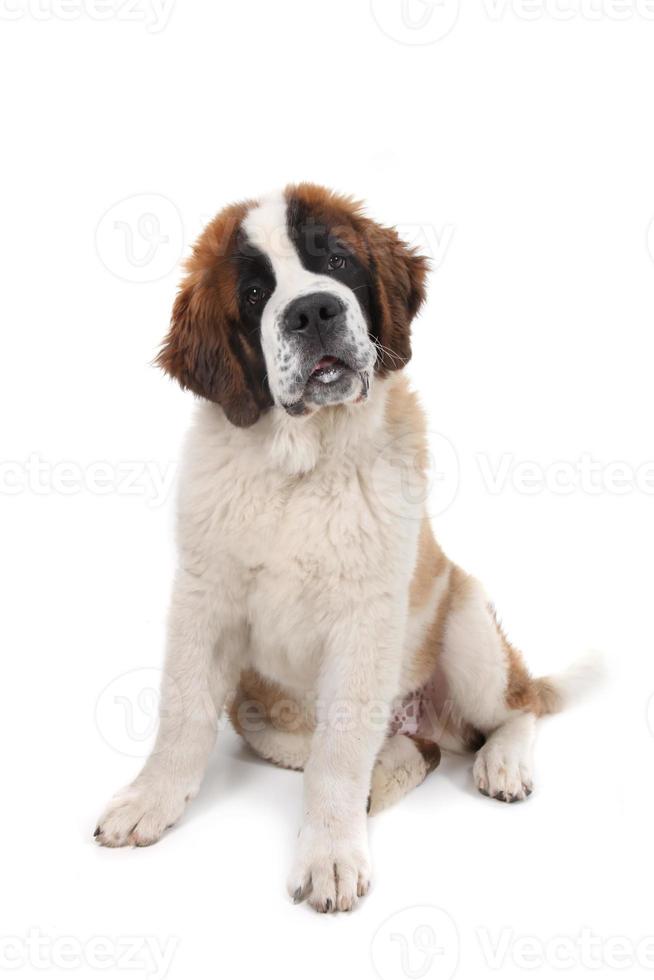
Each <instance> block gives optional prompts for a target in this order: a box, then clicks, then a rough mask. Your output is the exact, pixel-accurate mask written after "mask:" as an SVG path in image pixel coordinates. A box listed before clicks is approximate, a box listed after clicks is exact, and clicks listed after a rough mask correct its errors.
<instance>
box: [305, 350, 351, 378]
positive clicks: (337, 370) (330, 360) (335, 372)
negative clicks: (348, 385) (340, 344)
mask: <svg viewBox="0 0 654 980" xmlns="http://www.w3.org/2000/svg"><path fill="white" fill-rule="evenodd" d="M351 370H352V369H351V368H349V367H348V366H347V364H345V363H344V362H343V361H341V359H340V358H338V357H331V356H328V357H321V358H320V360H319V361H318V362H317V363H316V365H315V366H314V368H313V370H312V371H311V372H310V374H309V377H308V379H307V381H308V382H309V381H317V382H319V383H320V384H322V385H330V384H334V382H335V381H338V380H339V379H340V378H342V377H343V375H344V374H345V372H346V371H351Z"/></svg>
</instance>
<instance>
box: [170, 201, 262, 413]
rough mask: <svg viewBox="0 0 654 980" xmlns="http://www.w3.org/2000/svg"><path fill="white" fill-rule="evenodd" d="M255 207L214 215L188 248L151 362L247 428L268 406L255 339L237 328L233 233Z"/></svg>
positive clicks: (249, 204) (248, 205) (240, 206)
mask: <svg viewBox="0 0 654 980" xmlns="http://www.w3.org/2000/svg"><path fill="white" fill-rule="evenodd" d="M253 203H254V202H250V201H248V202H244V203H242V204H234V205H231V206H230V207H227V208H225V210H224V211H221V213H220V214H219V215H218V216H217V217H216V218H214V220H213V221H211V222H210V224H209V225H207V227H206V228H205V230H204V231H203V232H202V234H201V235H200V237H199V239H198V240H197V242H196V243H195V245H194V247H193V254H192V255H191V257H190V258H189V259H188V261H187V263H186V270H187V275H186V278H185V279H184V281H183V282H182V285H181V288H180V291H179V293H178V295H177V299H176V300H175V305H174V307H173V314H172V320H171V325H170V330H169V332H168V335H167V337H166V338H165V340H164V342H163V346H162V348H161V351H160V352H159V355H158V357H157V363H158V364H159V366H160V367H162V368H163V369H164V371H166V372H167V374H169V375H170V376H171V377H173V378H175V379H176V380H177V381H178V382H179V383H180V385H181V386H182V388H188V389H190V390H191V391H193V392H194V393H195V394H196V395H201V396H202V397H203V398H208V399H209V400H210V401H213V402H217V403H218V404H219V405H221V406H222V408H223V410H224V412H225V415H226V416H227V418H228V419H229V421H230V422H232V423H233V424H234V425H239V426H248V425H252V424H253V423H254V422H256V420H257V419H258V418H259V415H260V414H261V412H262V411H263V410H264V409H266V408H268V407H269V406H270V405H272V398H271V396H270V391H269V389H268V386H267V384H266V382H265V377H266V368H265V362H264V358H263V353H262V350H261V343H260V340H259V337H258V336H254V335H252V334H248V333H247V331H245V330H244V328H243V326H242V324H241V317H240V311H239V299H238V288H237V281H238V236H239V231H240V227H241V224H242V222H243V219H244V217H245V215H246V214H247V212H248V211H249V209H250V208H251V207H252V206H253Z"/></svg>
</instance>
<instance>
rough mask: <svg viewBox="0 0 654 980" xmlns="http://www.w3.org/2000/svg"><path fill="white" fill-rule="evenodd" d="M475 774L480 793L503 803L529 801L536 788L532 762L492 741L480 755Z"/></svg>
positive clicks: (483, 748) (476, 761) (475, 765)
mask: <svg viewBox="0 0 654 980" xmlns="http://www.w3.org/2000/svg"><path fill="white" fill-rule="evenodd" d="M472 775H473V779H474V781H475V785H476V786H477V789H478V790H479V792H480V793H483V795H484V796H491V797H493V799H495V800H501V801H502V802H503V803H517V802H518V801H520V800H526V799H527V797H528V796H531V794H532V792H533V789H534V783H533V778H532V775H531V765H530V761H529V759H528V758H522V757H521V756H520V755H519V754H516V753H513V752H509V751H505V750H503V749H502V748H500V747H499V746H494V745H493V744H492V742H490V741H489V742H487V743H486V745H484V746H483V747H482V748H481V749H480V750H479V752H478V753H477V757H476V759H475V764H474V766H473V770H472Z"/></svg>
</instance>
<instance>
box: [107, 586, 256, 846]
mask: <svg viewBox="0 0 654 980" xmlns="http://www.w3.org/2000/svg"><path fill="white" fill-rule="evenodd" d="M216 595H220V589H219V588H217V586H216V583H213V582H212V583H209V582H204V581H203V580H202V579H201V578H199V577H198V576H195V575H190V574H189V573H186V572H184V571H180V572H179V573H178V575H177V579H176V582H175V587H174V590H173V598H172V603H171V609H170V615H169V621H168V638H167V652H166V661H165V667H164V674H163V678H162V683H161V701H160V708H159V729H158V733H157V739H156V743H155V746H154V749H153V750H152V753H151V755H150V756H149V758H148V759H147V761H146V763H145V765H144V766H143V769H142V770H141V772H140V773H139V775H138V776H137V777H136V779H135V780H134V781H133V782H132V783H131V784H130V785H129V786H127V787H126V788H125V789H123V790H121V791H119V792H118V793H117V794H116V796H114V798H113V799H112V800H111V801H110V803H109V805H108V806H107V808H106V810H105V812H104V813H103V815H102V816H101V817H100V820H99V821H98V826H97V828H96V832H95V837H96V838H97V839H98V841H99V843H101V844H105V845H108V846H109V847H121V846H123V845H125V844H135V845H138V846H144V845H146V844H153V843H154V842H155V841H157V840H158V839H159V838H160V837H161V835H162V834H163V832H164V830H166V829H167V828H168V827H170V826H171V825H172V824H174V823H175V822H176V821H177V820H178V819H179V817H180V816H181V814H182V812H183V810H184V807H185V806H186V803H187V802H188V800H190V799H191V798H192V797H193V796H195V795H196V793H197V792H198V789H199V788H200V783H201V781H202V777H203V776H204V772H205V768H206V765H207V760H208V758H209V753H210V752H211V749H212V747H213V744H214V741H215V737H216V729H217V719H218V715H219V714H220V712H221V711H222V709H223V706H224V703H225V699H226V697H227V694H228V692H229V689H230V687H232V686H233V684H234V681H235V677H236V660H237V655H238V652H239V637H240V634H239V629H238V623H237V620H236V619H235V618H234V616H233V615H232V614H230V613H229V609H228V607H227V606H226V605H225V602H224V601H220V600H218V601H217V600H216Z"/></svg>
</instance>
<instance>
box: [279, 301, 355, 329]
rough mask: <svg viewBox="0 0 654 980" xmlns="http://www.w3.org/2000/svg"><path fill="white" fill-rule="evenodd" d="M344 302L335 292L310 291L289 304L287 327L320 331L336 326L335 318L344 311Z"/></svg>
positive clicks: (286, 318)
mask: <svg viewBox="0 0 654 980" xmlns="http://www.w3.org/2000/svg"><path fill="white" fill-rule="evenodd" d="M343 309H344V307H343V304H342V302H341V301H340V299H339V298H338V296H334V294H333V293H308V295H306V296H298V298H297V299H294V300H293V302H292V303H290V304H289V306H288V309H287V310H286V316H285V317H284V321H285V324H286V329H287V330H291V331H293V332H299V331H301V330H308V331H313V330H317V331H318V332H320V330H321V328H322V327H330V326H334V320H335V319H336V317H337V316H339V314H341V313H342V312H343Z"/></svg>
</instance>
